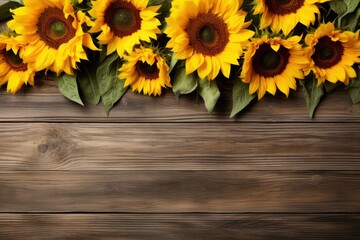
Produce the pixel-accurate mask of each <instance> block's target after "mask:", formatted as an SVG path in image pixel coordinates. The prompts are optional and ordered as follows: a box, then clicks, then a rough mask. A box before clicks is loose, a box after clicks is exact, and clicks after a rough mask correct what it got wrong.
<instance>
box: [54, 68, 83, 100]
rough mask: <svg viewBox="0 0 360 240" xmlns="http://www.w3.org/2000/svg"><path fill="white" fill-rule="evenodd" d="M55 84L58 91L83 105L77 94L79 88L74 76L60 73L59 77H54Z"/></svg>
mask: <svg viewBox="0 0 360 240" xmlns="http://www.w3.org/2000/svg"><path fill="white" fill-rule="evenodd" d="M55 83H56V86H57V87H58V88H59V91H60V92H61V93H62V94H63V95H64V96H65V97H67V98H68V99H70V100H71V101H74V102H76V103H78V104H80V105H82V106H84V104H83V102H82V101H81V98H80V95H79V89H78V85H77V82H76V77H75V76H70V75H67V74H62V75H61V76H60V77H56V78H55Z"/></svg>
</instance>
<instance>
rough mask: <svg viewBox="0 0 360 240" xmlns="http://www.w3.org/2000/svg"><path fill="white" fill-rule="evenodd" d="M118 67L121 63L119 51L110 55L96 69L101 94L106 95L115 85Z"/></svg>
mask: <svg viewBox="0 0 360 240" xmlns="http://www.w3.org/2000/svg"><path fill="white" fill-rule="evenodd" d="M116 68H117V69H116ZM118 68H120V64H119V57H118V55H117V53H113V54H111V55H109V56H108V57H107V58H106V59H105V60H104V61H103V62H102V63H101V64H100V66H99V67H98V69H97V71H96V78H97V80H98V84H99V89H100V95H104V94H105V93H106V92H108V91H109V90H110V89H111V88H112V87H113V85H114V84H113V82H114V80H116V79H117V75H118Z"/></svg>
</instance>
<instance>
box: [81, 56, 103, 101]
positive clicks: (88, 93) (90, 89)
mask: <svg viewBox="0 0 360 240" xmlns="http://www.w3.org/2000/svg"><path fill="white" fill-rule="evenodd" d="M80 70H81V71H80V72H79V74H78V76H77V80H78V83H79V87H80V89H81V92H82V93H83V94H84V97H85V99H86V100H88V101H89V102H90V103H92V104H94V105H97V104H99V102H100V89H99V84H98V81H97V78H96V66H95V64H91V65H90V64H84V63H82V64H81V66H80Z"/></svg>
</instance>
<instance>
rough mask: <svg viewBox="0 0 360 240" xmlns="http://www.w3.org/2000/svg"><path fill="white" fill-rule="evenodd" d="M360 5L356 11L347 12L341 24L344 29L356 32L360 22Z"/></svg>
mask: <svg viewBox="0 0 360 240" xmlns="http://www.w3.org/2000/svg"><path fill="white" fill-rule="evenodd" d="M359 18H360V7H358V8H357V10H356V11H355V12H352V13H350V14H347V15H346V16H344V17H343V18H342V22H341V25H342V27H343V29H346V30H349V31H352V32H355V30H356V29H357V28H358V25H359V22H360V19H359Z"/></svg>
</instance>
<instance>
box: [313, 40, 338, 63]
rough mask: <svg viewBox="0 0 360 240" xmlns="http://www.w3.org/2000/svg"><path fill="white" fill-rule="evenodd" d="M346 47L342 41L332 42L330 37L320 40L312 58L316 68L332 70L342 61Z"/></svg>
mask: <svg viewBox="0 0 360 240" xmlns="http://www.w3.org/2000/svg"><path fill="white" fill-rule="evenodd" d="M343 54H344V47H343V45H342V44H341V42H340V41H336V42H334V41H332V40H331V38H329V37H328V36H325V37H322V38H320V39H319V41H318V43H317V44H316V46H315V53H314V54H313V55H312V56H311V57H312V59H313V60H314V62H315V64H316V66H318V67H320V68H331V67H332V66H334V65H336V64H337V63H339V62H340V61H341V58H342V55H343Z"/></svg>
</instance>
